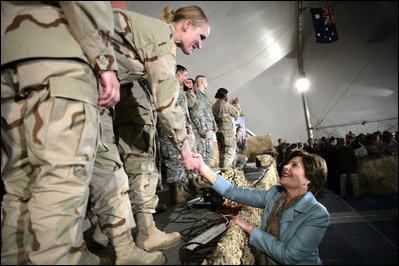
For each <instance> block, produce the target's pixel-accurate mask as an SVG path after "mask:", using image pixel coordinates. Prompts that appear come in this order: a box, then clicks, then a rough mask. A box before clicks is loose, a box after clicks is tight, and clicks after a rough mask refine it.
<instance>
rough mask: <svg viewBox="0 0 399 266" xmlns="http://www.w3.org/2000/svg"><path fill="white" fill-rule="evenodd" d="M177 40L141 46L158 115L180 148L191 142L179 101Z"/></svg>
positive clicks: (172, 140)
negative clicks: (176, 67)
mask: <svg viewBox="0 0 399 266" xmlns="http://www.w3.org/2000/svg"><path fill="white" fill-rule="evenodd" d="M174 45H175V44H174V43H173V42H172V41H169V42H154V43H149V44H147V45H146V46H144V47H143V48H141V49H138V51H137V52H138V53H137V54H138V55H139V57H140V59H141V61H142V62H144V66H145V69H146V79H147V81H148V85H149V89H150V92H151V94H152V95H153V98H154V104H155V107H156V109H157V112H158V119H159V122H160V124H161V125H162V127H163V128H164V130H165V133H166V135H167V136H168V137H169V139H170V140H171V142H172V144H173V145H174V146H175V147H176V148H177V149H178V150H179V151H181V150H182V149H183V148H184V147H185V146H188V142H187V134H186V125H185V119H184V113H183V111H182V109H181V108H180V107H179V106H178V105H177V104H176V102H177V98H178V95H179V90H180V88H179V82H178V81H177V79H176V77H175V65H176V61H175V54H174V53H173V52H174V51H175V50H174V49H175V48H174Z"/></svg>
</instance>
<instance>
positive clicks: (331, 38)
mask: <svg viewBox="0 0 399 266" xmlns="http://www.w3.org/2000/svg"><path fill="white" fill-rule="evenodd" d="M310 12H311V14H312V20H313V25H314V31H315V34H316V42H318V43H330V42H335V41H336V40H338V35H337V29H336V28H335V15H334V10H333V8H332V6H331V5H325V6H323V7H318V8H311V9H310Z"/></svg>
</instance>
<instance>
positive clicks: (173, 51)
mask: <svg viewBox="0 0 399 266" xmlns="http://www.w3.org/2000/svg"><path fill="white" fill-rule="evenodd" d="M170 53H171V54H172V55H173V56H174V57H175V58H176V44H173V45H172V48H170Z"/></svg>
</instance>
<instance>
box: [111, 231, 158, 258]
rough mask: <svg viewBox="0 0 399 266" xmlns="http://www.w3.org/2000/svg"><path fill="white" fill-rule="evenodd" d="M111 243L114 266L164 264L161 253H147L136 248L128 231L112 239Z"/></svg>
mask: <svg viewBox="0 0 399 266" xmlns="http://www.w3.org/2000/svg"><path fill="white" fill-rule="evenodd" d="M111 241H112V244H113V246H114V248H115V256H116V258H115V265H164V264H165V263H166V258H165V256H164V255H163V254H162V252H160V251H156V252H152V253H149V252H146V251H144V250H142V249H140V248H138V247H137V246H136V244H135V243H134V241H133V237H132V234H131V233H130V231H127V232H126V233H124V234H123V235H121V236H117V237H114V238H112V239H111Z"/></svg>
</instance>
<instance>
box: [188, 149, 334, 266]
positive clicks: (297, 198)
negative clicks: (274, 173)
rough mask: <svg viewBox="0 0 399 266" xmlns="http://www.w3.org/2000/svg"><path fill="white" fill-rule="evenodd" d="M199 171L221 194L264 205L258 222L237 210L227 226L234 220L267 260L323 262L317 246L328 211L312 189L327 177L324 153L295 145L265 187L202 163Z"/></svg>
mask: <svg viewBox="0 0 399 266" xmlns="http://www.w3.org/2000/svg"><path fill="white" fill-rule="evenodd" d="M193 156H195V157H200V156H199V155H197V154H195V155H193ZM183 164H184V162H183ZM200 174H201V175H202V176H204V177H205V178H206V179H208V181H209V182H210V183H211V184H212V185H213V187H212V188H213V189H214V190H216V191H217V192H218V193H219V194H220V195H222V196H224V197H226V198H228V199H231V200H234V201H236V202H239V203H242V204H245V205H248V206H252V207H256V208H263V209H264V213H263V217H262V225H261V228H257V227H254V226H253V225H251V224H249V223H248V222H246V221H245V220H244V219H242V218H240V217H238V216H236V217H235V218H234V219H232V220H231V221H230V224H229V226H231V225H234V224H235V225H238V226H240V227H241V228H242V229H243V230H244V231H246V232H247V233H248V234H249V235H250V236H249V243H250V244H251V245H252V246H254V247H256V248H257V249H258V250H260V251H261V252H262V253H263V254H264V257H263V259H264V260H265V261H263V262H264V263H265V264H267V265H273V264H291V265H292V264H308V265H309V264H322V261H321V260H320V258H319V252H318V249H317V247H318V245H319V244H320V242H321V240H322V239H323V236H324V233H325V231H326V230H327V227H328V225H329V223H330V215H329V213H328V211H327V209H326V208H325V207H324V206H323V205H322V204H320V203H319V202H318V201H317V200H316V199H315V195H317V193H319V192H320V191H321V189H322V187H323V185H324V183H325V181H326V179H327V166H326V162H325V161H324V159H323V158H321V157H320V156H318V155H315V154H310V153H307V152H305V151H303V150H294V151H293V152H292V153H291V154H290V157H289V162H288V164H286V165H285V166H284V168H283V172H282V175H281V179H280V185H275V186H273V187H271V188H270V189H269V190H257V189H247V188H241V187H238V186H236V185H234V184H232V183H230V182H228V181H227V180H226V179H224V178H223V177H222V176H221V175H218V174H216V173H215V172H213V171H212V170H211V169H210V168H209V167H208V166H207V165H205V164H202V167H201V169H200Z"/></svg>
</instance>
